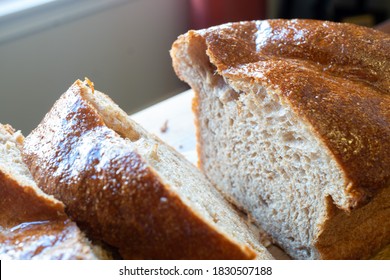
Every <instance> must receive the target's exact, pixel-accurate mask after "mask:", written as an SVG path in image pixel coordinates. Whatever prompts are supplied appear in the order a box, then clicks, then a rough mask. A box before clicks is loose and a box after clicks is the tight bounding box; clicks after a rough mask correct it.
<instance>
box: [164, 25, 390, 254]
mask: <svg viewBox="0 0 390 280" xmlns="http://www.w3.org/2000/svg"><path fill="white" fill-rule="evenodd" d="M171 56H172V59H173V66H174V68H175V71H176V73H177V75H178V76H179V77H180V78H181V79H182V80H184V81H186V82H187V83H188V84H190V85H191V87H192V88H193V90H194V92H195V98H194V101H193V110H194V113H195V116H196V124H197V141H198V144H197V145H198V153H199V159H200V166H201V168H202V169H203V171H204V172H205V173H206V174H207V176H208V178H209V179H210V180H211V181H212V182H213V183H215V184H216V185H217V186H218V187H219V188H220V190H221V191H222V192H223V193H224V194H225V196H227V197H228V198H229V199H230V200H231V201H233V202H234V203H235V204H236V205H237V206H238V207H239V208H241V209H242V210H244V211H245V212H247V213H248V214H249V215H250V216H252V217H253V219H254V220H255V221H256V223H257V224H258V225H260V226H261V227H263V228H264V229H265V230H266V231H267V232H268V233H269V234H270V235H271V236H272V237H273V238H274V240H275V241H276V242H277V243H278V244H279V245H280V246H282V247H283V248H284V249H285V251H286V252H287V253H288V254H290V255H291V256H292V257H294V258H298V259H360V258H368V257H370V256H371V255H372V254H373V253H375V252H376V251H378V250H379V249H380V248H381V247H383V246H384V245H386V244H388V243H389V242H390V96H389V92H390V91H389V88H390V37H389V35H387V34H384V33H381V32H379V31H375V30H372V29H369V28H365V27H359V26H355V25H351V24H338V23H332V22H322V21H313V20H266V21H252V22H239V23H230V24H225V25H221V26H216V27H212V28H209V29H205V30H199V31H189V32H188V33H187V34H184V35H182V36H180V37H179V38H178V39H177V41H176V42H175V43H174V44H173V46H172V50H171Z"/></svg>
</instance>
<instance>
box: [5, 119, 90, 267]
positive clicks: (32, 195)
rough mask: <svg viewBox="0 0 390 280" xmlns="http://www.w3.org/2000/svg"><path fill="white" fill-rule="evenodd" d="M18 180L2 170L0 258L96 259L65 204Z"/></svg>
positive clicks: (9, 131) (10, 130)
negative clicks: (68, 214)
mask: <svg viewBox="0 0 390 280" xmlns="http://www.w3.org/2000/svg"><path fill="white" fill-rule="evenodd" d="M0 131H1V133H3V134H4V133H9V134H13V133H14V132H15V131H14V130H13V129H12V127H11V126H8V125H7V126H3V125H1V124H0ZM20 137H22V136H20ZM16 141H18V139H16ZM18 144H21V143H18ZM17 180H18V179H17V178H16V177H15V176H14V174H8V173H5V172H3V170H1V169H0V197H1V199H0V259H96V256H95V254H94V253H93V252H92V247H90V245H89V243H87V241H86V240H84V236H83V235H82V234H81V232H80V230H79V229H78V228H77V226H76V224H75V223H73V222H71V221H70V220H69V218H68V217H67V216H66V214H65V210H64V205H63V204H62V203H61V202H60V201H57V200H55V199H52V198H51V197H48V196H46V195H45V194H43V193H41V192H39V190H37V187H36V186H30V185H22V184H21V182H19V181H17Z"/></svg>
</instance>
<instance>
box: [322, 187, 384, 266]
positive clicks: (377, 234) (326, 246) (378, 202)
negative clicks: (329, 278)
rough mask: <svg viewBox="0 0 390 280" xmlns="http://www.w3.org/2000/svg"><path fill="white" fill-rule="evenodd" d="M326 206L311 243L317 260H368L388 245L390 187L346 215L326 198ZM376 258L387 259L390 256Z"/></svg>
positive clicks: (382, 255)
mask: <svg viewBox="0 0 390 280" xmlns="http://www.w3.org/2000/svg"><path fill="white" fill-rule="evenodd" d="M326 206H327V218H326V221H325V222H324V224H323V225H322V227H321V232H320V233H319V236H318V239H317V240H315V247H316V248H317V250H318V252H319V254H320V258H321V259H368V258H371V257H372V256H375V254H376V253H378V252H379V251H380V250H381V249H382V248H384V247H385V246H386V245H389V244H390V234H389V229H390V219H389V217H390V188H384V189H381V190H379V191H378V194H377V195H376V196H375V197H373V199H372V201H371V202H370V203H368V204H366V205H364V206H362V207H360V208H359V209H355V210H354V211H351V212H350V213H348V212H345V211H343V210H340V209H338V208H337V207H336V206H335V204H334V202H333V200H332V199H331V198H330V197H329V196H328V197H327V198H326ZM373 213H374V214H373ZM378 257H382V258H387V259H389V258H390V254H387V255H386V253H385V252H382V254H381V256H378Z"/></svg>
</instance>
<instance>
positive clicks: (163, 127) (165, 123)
mask: <svg viewBox="0 0 390 280" xmlns="http://www.w3.org/2000/svg"><path fill="white" fill-rule="evenodd" d="M160 131H161V133H165V132H167V131H168V120H166V121H165V122H164V124H163V125H162V126H161V127H160Z"/></svg>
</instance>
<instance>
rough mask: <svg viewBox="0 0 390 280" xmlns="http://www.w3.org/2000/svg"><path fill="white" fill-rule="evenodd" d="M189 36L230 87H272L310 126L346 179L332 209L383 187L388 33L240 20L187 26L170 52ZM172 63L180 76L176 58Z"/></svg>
mask: <svg viewBox="0 0 390 280" xmlns="http://www.w3.org/2000/svg"><path fill="white" fill-rule="evenodd" d="M195 37H197V38H199V37H201V38H202V39H203V40H204V42H205V44H206V47H207V55H208V56H209V58H210V61H211V63H212V64H213V65H214V66H215V67H216V71H217V72H218V74H220V75H222V76H223V77H224V78H225V79H227V80H231V81H232V82H231V84H232V85H233V86H235V85H236V86H237V84H240V85H245V84H247V85H250V84H253V83H256V84H259V85H263V86H265V87H266V88H271V89H273V90H275V92H279V93H280V97H281V100H282V102H285V103H287V104H289V105H290V107H291V108H292V109H293V110H294V111H295V113H296V114H297V115H298V116H300V117H301V118H302V119H303V120H305V122H306V123H308V124H309V125H310V126H311V127H312V129H313V132H314V133H315V134H317V136H318V138H319V139H320V140H321V141H322V142H323V143H324V144H325V146H326V147H327V148H328V149H329V154H330V155H331V156H332V157H334V158H335V159H336V161H337V162H338V164H339V166H340V168H341V169H342V170H344V174H345V176H346V181H348V182H350V184H348V187H347V189H346V190H345V191H346V193H348V194H349V196H350V200H349V203H348V205H339V207H341V208H343V209H345V210H350V209H352V208H355V207H359V206H362V205H364V204H366V203H367V202H369V201H370V200H371V199H372V197H373V196H374V195H375V193H377V192H378V191H379V190H380V189H383V188H388V187H389V186H390V153H389V151H390V36H389V35H388V34H385V33H382V32H379V31H376V30H373V29H370V28H365V27H360V26H356V25H352V24H339V23H333V22H323V21H315V20H291V21H290V20H267V21H252V22H239V23H230V24H225V25H221V26H217V27H213V28H209V29H205V30H200V31H189V32H188V33H187V34H185V35H183V36H181V37H179V39H178V40H177V42H175V43H174V45H173V49H172V52H175V44H177V45H179V44H181V43H183V42H189V41H191V40H192V38H195ZM173 57H175V55H173ZM173 65H174V67H175V69H176V71H177V73H178V75H179V77H181V78H184V77H183V74H181V70H180V67H179V66H178V62H175V59H174V61H173ZM175 65H176V66H175ZM363 170H364V172H362V171H363Z"/></svg>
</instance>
